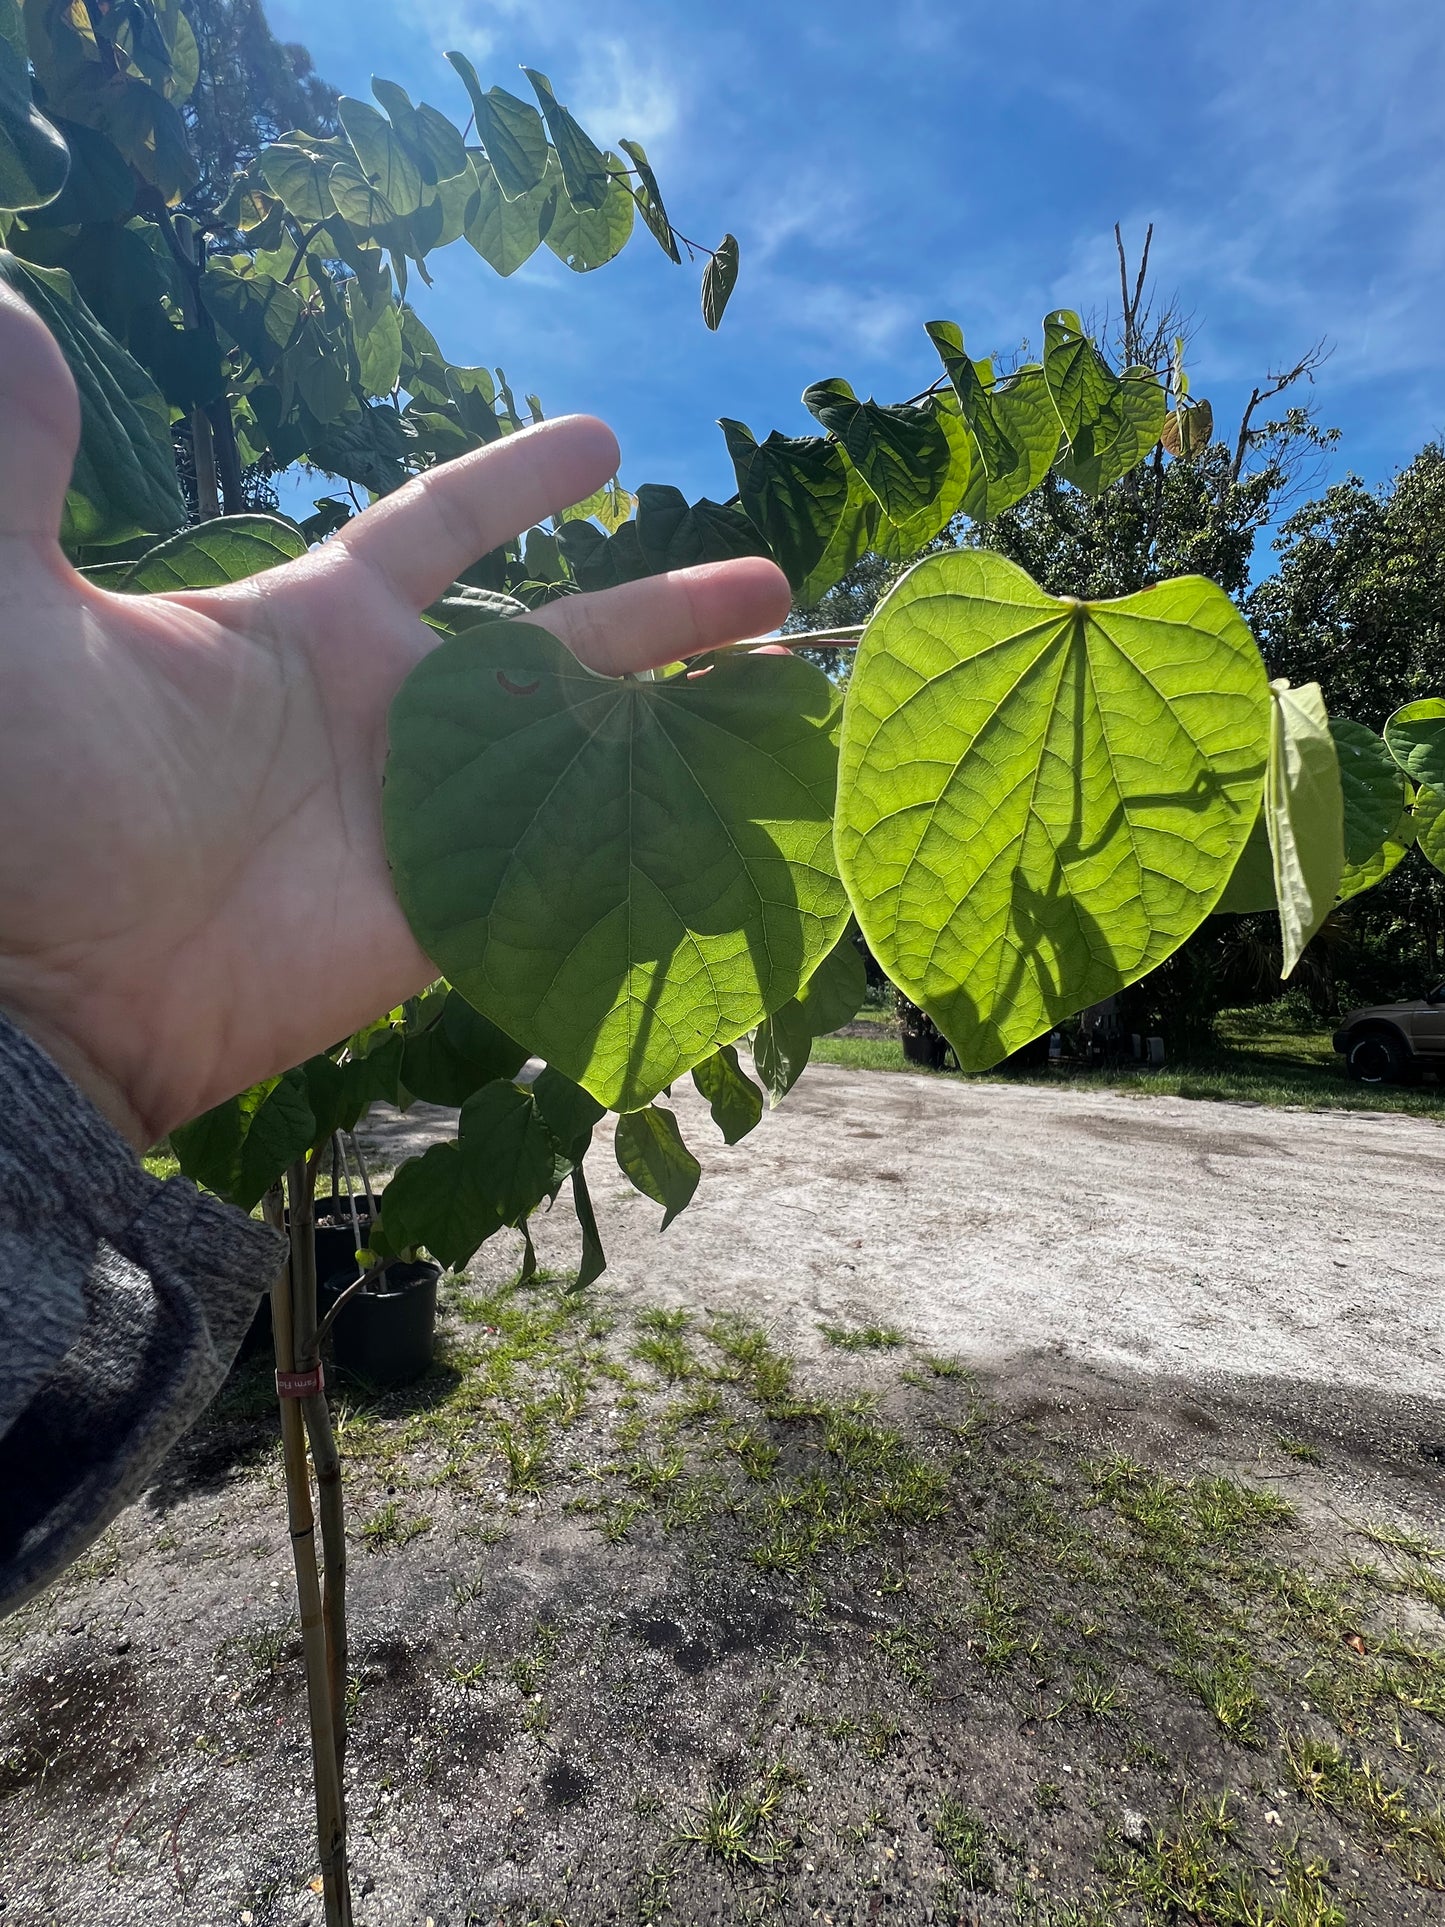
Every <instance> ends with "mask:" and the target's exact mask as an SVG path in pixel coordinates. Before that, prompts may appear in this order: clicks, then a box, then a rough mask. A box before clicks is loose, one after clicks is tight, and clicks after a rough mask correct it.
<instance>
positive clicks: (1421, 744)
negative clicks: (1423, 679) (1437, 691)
mask: <svg viewBox="0 0 1445 1927" xmlns="http://www.w3.org/2000/svg"><path fill="white" fill-rule="evenodd" d="M1385 744H1386V747H1387V748H1388V749H1389V752H1390V754H1391V755H1392V756H1393V757H1394V759H1395V761H1396V762H1397V763H1398V764H1399V765H1400V768H1401V769H1402V770H1404V772H1405V774H1406V775H1407V776H1408V777H1410V778H1411V779H1412V780H1413V781H1414V782H1416V783H1424V784H1425V785H1426V786H1427V788H1429V789H1432V790H1445V697H1442V696H1426V697H1424V698H1422V700H1421V701H1419V702H1417V703H1406V704H1405V705H1404V707H1403V708H1401V709H1397V710H1396V711H1395V713H1394V715H1393V716H1392V717H1391V718H1390V720H1389V721H1388V722H1387V723H1386V724H1385Z"/></svg>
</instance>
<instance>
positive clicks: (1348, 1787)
mask: <svg viewBox="0 0 1445 1927" xmlns="http://www.w3.org/2000/svg"><path fill="white" fill-rule="evenodd" d="M1284 1757H1285V1762H1286V1764H1287V1766H1288V1769H1289V1772H1290V1774H1291V1776H1292V1778H1293V1780H1294V1783H1295V1785H1296V1786H1297V1787H1298V1788H1299V1790H1300V1792H1301V1793H1302V1794H1304V1796H1305V1798H1306V1799H1308V1800H1312V1801H1315V1802H1316V1803H1317V1804H1318V1805H1320V1806H1324V1807H1327V1808H1328V1809H1329V1810H1330V1812H1331V1813H1333V1814H1335V1815H1336V1816H1337V1818H1339V1819H1340V1820H1342V1821H1344V1822H1345V1824H1346V1825H1348V1826H1351V1827H1352V1828H1353V1830H1354V1831H1355V1832H1356V1833H1357V1834H1359V1835H1360V1836H1362V1837H1363V1839H1364V1840H1365V1841H1366V1842H1367V1843H1368V1844H1370V1845H1373V1846H1377V1847H1381V1848H1383V1849H1384V1850H1385V1851H1386V1852H1387V1853H1392V1854H1395V1855H1397V1856H1398V1857H1399V1858H1400V1859H1401V1860H1402V1862H1403V1863H1404V1865H1405V1867H1406V1871H1407V1873H1408V1875H1409V1877H1410V1879H1411V1880H1413V1881H1415V1882H1417V1883H1418V1884H1419V1885H1420V1886H1423V1887H1433V1888H1436V1889H1445V1812H1442V1811H1441V1810H1440V1808H1438V1807H1433V1808H1431V1809H1429V1810H1428V1811H1426V1812H1417V1811H1416V1810H1415V1809H1413V1808H1412V1807H1411V1805H1410V1802H1409V1800H1408V1798H1407V1796H1406V1794H1405V1792H1404V1789H1403V1788H1401V1787H1399V1786H1396V1785H1393V1784H1392V1783H1391V1782H1390V1781H1389V1780H1388V1779H1387V1778H1386V1777H1385V1775H1384V1774H1383V1773H1382V1772H1381V1770H1380V1768H1379V1767H1378V1766H1377V1765H1376V1764H1375V1762H1374V1761H1373V1760H1371V1759H1368V1758H1366V1757H1365V1756H1363V1755H1359V1756H1356V1757H1353V1758H1352V1757H1351V1756H1350V1755H1349V1754H1347V1753H1346V1752H1345V1751H1344V1749H1343V1748H1341V1747H1340V1746H1337V1745H1336V1744H1335V1742H1334V1741H1333V1740H1324V1739H1319V1738H1316V1737H1313V1736H1308V1735H1301V1734H1292V1735H1288V1736H1286V1739H1285V1743H1284Z"/></svg>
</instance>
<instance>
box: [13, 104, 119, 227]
mask: <svg viewBox="0 0 1445 1927" xmlns="http://www.w3.org/2000/svg"><path fill="white" fill-rule="evenodd" d="M55 125H56V131H57V132H58V133H59V134H60V135H61V137H62V139H63V140H64V142H65V145H66V146H67V147H68V148H69V149H70V172H69V173H68V174H67V175H66V178H65V186H64V187H63V188H62V189H61V191H60V193H59V194H58V195H57V196H56V198H55V199H54V200H53V201H48V202H47V203H46V205H45V206H44V207H43V208H31V209H30V210H29V211H28V212H27V214H26V216H25V225H26V226H27V227H28V228H37V227H78V226H79V225H80V223H81V222H82V221H91V222H98V221H123V220H125V218H126V216H127V215H128V214H129V213H130V211H131V209H132V208H133V207H134V206H135V191H136V178H135V175H134V174H133V173H132V172H131V170H130V168H129V166H128V165H127V164H126V162H125V161H124V160H123V159H122V157H121V155H120V154H119V153H118V152H117V151H116V147H115V143H114V142H113V141H109V140H107V139H106V137H105V135H104V134H100V133H97V132H96V130H95V128H93V127H86V126H84V125H83V124H82V123H81V122H80V121H74V120H58V121H57V122H56V123H55Z"/></svg>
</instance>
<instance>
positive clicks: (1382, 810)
mask: <svg viewBox="0 0 1445 1927" xmlns="http://www.w3.org/2000/svg"><path fill="white" fill-rule="evenodd" d="M1330 735H1331V736H1332V737H1333V738H1334V742H1335V751H1336V753H1337V755H1338V756H1339V760H1340V785H1341V788H1342V790H1343V793H1344V803H1345V862H1346V863H1348V864H1360V863H1366V862H1368V861H1369V860H1370V858H1372V857H1373V856H1374V854H1375V852H1376V851H1377V850H1378V849H1379V848H1380V847H1381V845H1382V844H1383V843H1384V842H1385V840H1386V838H1387V837H1390V836H1392V835H1393V834H1394V831H1395V827H1396V825H1397V824H1398V822H1399V820H1400V809H1401V791H1402V788H1403V785H1404V778H1403V777H1402V776H1401V774H1400V772H1399V770H1398V769H1397V768H1396V766H1395V762H1394V759H1393V757H1392V756H1391V755H1390V752H1389V750H1388V749H1387V748H1386V747H1385V745H1384V743H1382V742H1381V740H1380V738H1379V737H1378V736H1377V735H1376V734H1375V732H1374V730H1373V729H1366V728H1365V726H1364V724H1363V723H1355V722H1351V721H1350V719H1349V718H1348V717H1347V716H1331V718H1330Z"/></svg>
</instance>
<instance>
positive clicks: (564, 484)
mask: <svg viewBox="0 0 1445 1927" xmlns="http://www.w3.org/2000/svg"><path fill="white" fill-rule="evenodd" d="M618 460H619V454H618V448H617V438H616V436H614V434H613V433H612V430H611V429H610V428H608V427H607V425H606V423H604V422H600V421H597V420H596V419H595V417H593V416H591V415H561V416H559V417H558V418H557V419H556V420H555V421H550V422H539V423H538V424H537V426H536V427H535V428H522V429H518V431H517V432H516V433H515V434H513V435H508V436H507V437H506V438H505V439H504V440H503V441H500V442H491V443H489V444H488V446H487V447H486V448H478V449H474V450H473V451H472V453H471V454H469V455H459V456H458V457H457V458H456V460H455V461H451V462H442V463H440V464H439V465H438V466H437V467H436V468H430V469H428V470H427V471H426V473H425V474H424V475H418V476H416V477H414V478H413V480H411V481H410V482H408V483H406V485H405V486H404V487H402V488H399V489H397V490H396V492H395V494H392V495H388V496H386V497H385V498H384V499H383V500H382V501H380V502H377V503H375V504H373V506H372V507H371V508H369V509H367V510H366V511H365V513H364V514H362V515H359V516H357V518H356V520H355V521H354V522H348V523H347V525H346V527H345V528H344V529H342V530H340V531H339V533H337V534H336V535H334V536H332V538H331V540H330V541H329V542H328V543H327V545H326V546H327V549H328V551H329V552H330V553H331V554H333V555H334V554H335V552H336V550H338V549H340V550H342V551H344V552H346V553H348V554H350V555H352V556H354V557H355V558H356V560H357V561H359V562H365V563H366V564H367V566H368V567H369V568H371V569H372V570H373V571H374V572H375V573H376V574H377V575H379V576H381V577H382V578H383V579H384V580H385V581H386V582H387V583H388V584H389V585H390V587H391V588H392V589H393V590H394V591H395V592H396V594H397V595H398V596H399V597H400V598H401V600H402V601H403V602H406V603H408V604H409V605H410V606H411V607H412V608H413V609H418V610H420V609H424V608H425V607H426V606H427V604H428V603H429V602H435V601H436V599H437V597H438V596H439V595H442V594H443V593H444V592H445V591H446V589H447V588H448V587H449V586H450V585H451V584H452V583H453V582H455V581H456V579H457V577H458V576H459V575H460V574H461V573H462V571H463V570H464V569H469V568H470V567H471V565H472V564H473V563H474V562H475V561H477V560H478V558H479V557H481V556H484V555H486V554H487V553H488V551H489V550H491V549H495V548H498V547H500V546H501V544H502V543H503V542H508V541H510V540H511V538H512V537H513V536H514V535H516V534H518V533H519V531H520V530H522V529H529V528H531V527H532V525H533V524H534V523H535V522H540V521H542V520H543V518H544V517H546V516H549V515H558V514H560V513H561V511H562V510H563V509H566V508H571V506H572V505H573V503H574V502H580V501H582V500H584V499H585V497H587V496H588V495H590V494H592V492H593V490H594V489H598V488H600V487H601V486H602V484H603V483H604V482H605V481H607V480H608V479H609V477H611V476H613V475H615V474H616V473H617V464H618Z"/></svg>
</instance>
